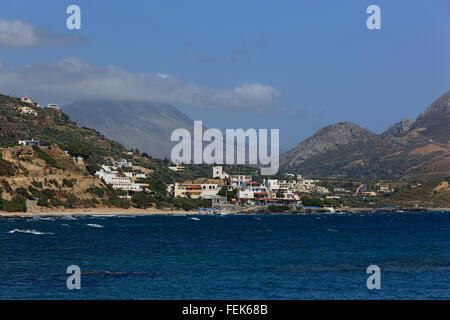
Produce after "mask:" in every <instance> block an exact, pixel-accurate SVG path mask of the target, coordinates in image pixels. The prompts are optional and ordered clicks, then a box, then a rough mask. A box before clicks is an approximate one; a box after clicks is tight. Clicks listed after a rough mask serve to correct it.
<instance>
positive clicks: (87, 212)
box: [0, 207, 450, 218]
mask: <svg viewBox="0 0 450 320" xmlns="http://www.w3.org/2000/svg"><path fill="white" fill-rule="evenodd" d="M241 209H242V210H236V211H233V212H228V213H225V214H233V215H248V214H269V215H273V214H293V215H295V214H305V213H306V214H320V213H328V214H344V213H371V212H398V213H401V212H432V211H448V212H450V208H400V207H395V208H337V209H336V210H335V211H334V212H330V211H329V210H326V209H325V208H301V209H300V210H295V211H285V212H268V211H267V210H265V209H266V208H262V207H256V208H241ZM202 214H206V215H209V214H210V213H199V212H198V211H186V210H168V209H156V208H148V209H138V208H131V209H121V208H86V209H57V210H45V211H29V212H6V211H0V218H32V217H44V216H54V217H63V216H92V215H96V216H97V215H98V216H112V215H114V216H117V215H123V216H126V215H130V216H149V215H174V216H177V215H180V216H183V215H202Z"/></svg>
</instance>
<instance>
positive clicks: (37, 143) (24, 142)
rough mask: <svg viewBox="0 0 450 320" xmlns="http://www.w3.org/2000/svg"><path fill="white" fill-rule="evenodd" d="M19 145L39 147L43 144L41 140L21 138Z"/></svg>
mask: <svg viewBox="0 0 450 320" xmlns="http://www.w3.org/2000/svg"><path fill="white" fill-rule="evenodd" d="M18 143H19V145H21V146H37V147H39V146H40V145H41V142H40V141H39V140H33V139H31V140H19V141H18Z"/></svg>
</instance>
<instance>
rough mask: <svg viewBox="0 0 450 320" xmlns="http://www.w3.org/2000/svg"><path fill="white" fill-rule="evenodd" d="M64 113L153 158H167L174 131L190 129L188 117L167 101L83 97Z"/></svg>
mask: <svg viewBox="0 0 450 320" xmlns="http://www.w3.org/2000/svg"><path fill="white" fill-rule="evenodd" d="M64 112H66V113H67V114H68V115H69V116H70V117H71V118H72V119H73V120H74V121H76V122H77V123H79V124H80V125H82V126H86V127H90V128H94V129H96V130H98V131H99V132H100V133H102V134H104V135H105V136H106V137H108V138H110V139H113V140H116V141H119V142H120V143H121V144H123V145H124V146H125V147H127V148H129V149H131V148H133V149H134V148H138V149H139V150H140V151H141V152H146V153H147V154H149V155H151V156H152V157H156V158H164V157H167V158H170V151H171V148H172V143H171V142H170V136H171V134H172V131H173V130H175V129H177V128H186V129H188V130H190V131H191V130H192V128H193V121H192V120H191V119H189V118H188V117H187V116H186V115H185V114H184V113H182V112H180V111H178V110H177V109H176V108H175V107H174V106H172V105H170V104H166V103H155V102H141V101H129V100H124V101H115V100H83V101H78V102H75V103H73V104H70V105H67V106H65V107H64Z"/></svg>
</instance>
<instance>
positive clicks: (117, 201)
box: [109, 194, 131, 209]
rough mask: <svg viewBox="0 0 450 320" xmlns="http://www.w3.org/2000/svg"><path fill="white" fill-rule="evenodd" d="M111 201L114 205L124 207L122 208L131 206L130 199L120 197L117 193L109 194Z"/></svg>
mask: <svg viewBox="0 0 450 320" xmlns="http://www.w3.org/2000/svg"><path fill="white" fill-rule="evenodd" d="M109 201H110V202H111V204H112V205H113V206H115V207H119V208H122V209H128V208H129V207H130V206H131V204H130V200H128V199H123V198H119V197H118V196H117V195H115V194H112V195H110V196H109Z"/></svg>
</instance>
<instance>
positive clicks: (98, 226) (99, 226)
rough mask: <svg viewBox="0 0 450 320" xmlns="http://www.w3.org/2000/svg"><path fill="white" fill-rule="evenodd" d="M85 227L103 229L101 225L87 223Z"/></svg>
mask: <svg viewBox="0 0 450 320" xmlns="http://www.w3.org/2000/svg"><path fill="white" fill-rule="evenodd" d="M87 226H88V227H92V228H104V227H103V226H102V225H101V224H97V223H88V224H87Z"/></svg>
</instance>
